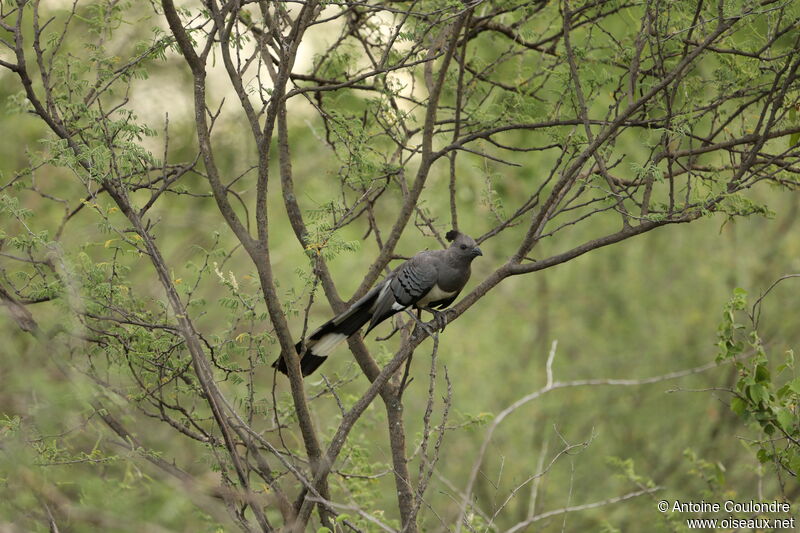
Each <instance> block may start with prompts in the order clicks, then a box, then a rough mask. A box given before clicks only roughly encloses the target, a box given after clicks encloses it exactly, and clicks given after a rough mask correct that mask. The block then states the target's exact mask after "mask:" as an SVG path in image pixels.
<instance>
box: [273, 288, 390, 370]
mask: <svg viewBox="0 0 800 533" xmlns="http://www.w3.org/2000/svg"><path fill="white" fill-rule="evenodd" d="M380 289H381V286H380V285H379V286H377V287H375V288H373V289H372V290H371V291H369V292H368V293H367V294H365V295H364V297H363V298H361V299H360V300H358V301H357V302H356V303H354V304H353V305H352V306H350V308H349V309H348V310H347V311H345V312H343V313H340V314H338V315H336V316H335V317H333V318H332V319H330V320H328V321H327V322H325V323H324V324H322V325H321V326H320V327H319V328H317V329H316V330H315V331H314V332H313V333H312V334H311V335H309V336H308V337H307V338H306V340H305V351H303V352H302V356H301V358H300V370H302V372H303V376H307V375H309V374H311V373H312V372H314V371H315V370H316V369H317V368H319V365H321V364H322V363H324V362H325V359H327V358H328V355H329V354H330V353H331V352H332V351H333V349H334V348H336V346H338V345H339V343H341V342H342V341H343V340H345V339H346V338H347V337H349V336H350V335H352V334H354V333H355V332H357V331H358V330H359V329H361V326H363V325H364V324H366V323H367V322H369V321H370V319H371V318H372V308H373V306H374V304H375V299H376V298H377V297H378V294H379V292H380ZM294 349H295V350H297V353H298V354H299V353H301V350H302V349H303V341H300V342H298V343H297V344H295V346H294ZM272 367H273V368H277V369H278V371H279V372H282V373H284V374H287V375H288V370H287V368H286V361H285V360H284V358H283V355H281V357H280V358H278V360H277V361H275V362H274V363H272Z"/></svg>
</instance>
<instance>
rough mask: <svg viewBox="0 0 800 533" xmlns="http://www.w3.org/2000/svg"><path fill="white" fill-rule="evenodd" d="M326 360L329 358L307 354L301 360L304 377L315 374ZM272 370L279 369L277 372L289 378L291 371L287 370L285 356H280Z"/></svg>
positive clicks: (273, 364)
mask: <svg viewBox="0 0 800 533" xmlns="http://www.w3.org/2000/svg"><path fill="white" fill-rule="evenodd" d="M325 359H327V357H322V356H319V355H314V354H313V353H311V352H306V353H305V354H304V355H303V357H302V358H301V359H300V371H301V372H302V373H303V377H306V376H308V375H310V374H313V373H314V371H315V370H316V369H318V368H319V366H320V365H321V364H322V363H324V362H325ZM272 368H275V369H277V371H278V372H280V373H281V374H284V375H287V376H288V375H289V369H288V368H286V361H285V360H284V359H283V356H280V357H279V358H278V359H277V360H276V361H275V362H274V363H272Z"/></svg>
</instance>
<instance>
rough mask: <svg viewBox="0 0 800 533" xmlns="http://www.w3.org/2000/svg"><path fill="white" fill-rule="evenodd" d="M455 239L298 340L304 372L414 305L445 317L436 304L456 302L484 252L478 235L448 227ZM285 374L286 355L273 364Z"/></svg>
mask: <svg viewBox="0 0 800 533" xmlns="http://www.w3.org/2000/svg"><path fill="white" fill-rule="evenodd" d="M445 238H446V239H447V240H448V241H450V242H451V243H452V244H450V247H449V248H447V249H446V250H425V251H424V252H419V253H418V254H417V255H415V256H414V257H412V258H411V259H409V260H408V261H406V262H405V263H403V264H402V265H400V266H398V267H397V268H395V269H394V270H393V271H392V272H391V273H390V274H389V275H388V276H386V278H385V279H384V280H383V281H381V282H380V283H378V284H377V285H375V286H374V287H373V288H372V289H371V290H370V291H369V292H368V293H367V294H365V295H364V296H363V297H362V298H361V299H360V300H358V301H357V302H356V303H354V304H353V305H351V306H350V308H349V309H347V310H346V311H344V312H343V313H340V314H338V315H336V316H335V317H333V318H332V319H330V320H328V321H327V322H325V323H324V324H323V325H321V326H320V327H319V328H317V329H316V330H315V331H314V332H313V333H312V334H311V335H309V336H308V337H307V338H306V339H305V340H304V341H300V342H298V343H297V344H296V345H295V350H297V353H298V354H301V357H300V369H301V370H302V371H303V376H307V375H309V374H311V373H312V372H314V371H315V370H316V369H317V368H319V365H321V364H322V363H323V362H324V361H325V359H327V358H328V355H330V353H331V352H332V351H333V349H334V348H336V346H338V345H339V343H341V342H342V341H343V340H345V339H347V338H348V337H350V336H351V335H354V334H355V333H357V332H358V330H360V329H361V327H362V326H363V325H364V324H366V323H367V322H369V327H368V328H367V331H365V332H364V335H366V334H367V333H369V332H370V331H372V329H373V328H374V327H375V326H377V325H378V324H380V323H381V322H383V321H384V320H386V319H387V318H389V317H390V316H392V315H394V314H396V313H399V312H400V311H403V310H405V309H408V308H409V307H415V308H417V309H424V310H426V311H430V312H431V313H433V314H434V316H435V317H436V319H437V321H440V313H439V311H437V309H444V308H445V307H447V306H449V305H450V304H451V303H453V301H455V299H456V297H457V296H458V294H459V293H460V292H461V289H463V288H464V285H466V284H467V281H468V280H469V276H470V273H471V271H470V265H471V264H472V260H473V259H475V258H476V257H478V256H479V255H483V253H482V252H481V249H480V248H478V245H477V244H476V243H475V240H474V239H473V238H472V237H470V236H469V235H465V234H463V233H459V232H458V231H456V230H451V231H448V232H447V235H445ZM272 367H273V368H277V369H278V370H279V371H280V372H283V373H284V374H286V373H287V369H286V361H284V360H283V356H281V357H280V358H279V359H278V360H277V361H275V362H274V363H273V364H272Z"/></svg>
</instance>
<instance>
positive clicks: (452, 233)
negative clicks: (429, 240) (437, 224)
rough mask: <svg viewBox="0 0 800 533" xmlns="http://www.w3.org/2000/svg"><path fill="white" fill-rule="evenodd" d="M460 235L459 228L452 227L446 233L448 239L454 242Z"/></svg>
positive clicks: (445, 236)
mask: <svg viewBox="0 0 800 533" xmlns="http://www.w3.org/2000/svg"><path fill="white" fill-rule="evenodd" d="M459 235H460V232H459V231H458V230H455V229H451V230H450V231H448V232H447V233H445V235H444V238H445V239H447V242H453V241H454V240H456V237H458V236H459Z"/></svg>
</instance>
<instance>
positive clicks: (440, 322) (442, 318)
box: [432, 309, 451, 332]
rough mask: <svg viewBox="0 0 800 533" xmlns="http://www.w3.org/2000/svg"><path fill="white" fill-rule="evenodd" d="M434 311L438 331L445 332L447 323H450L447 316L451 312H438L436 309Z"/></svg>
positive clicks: (447, 310)
mask: <svg viewBox="0 0 800 533" xmlns="http://www.w3.org/2000/svg"><path fill="white" fill-rule="evenodd" d="M432 311H433V321H434V323H435V324H436V329H438V330H439V331H442V332H443V331H444V328H445V327H446V326H447V323H448V322H449V321H450V319H449V317H448V316H447V313H449V312H450V311H451V310H450V309H445V310H444V311H436V310H435V309H433V310H432Z"/></svg>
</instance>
